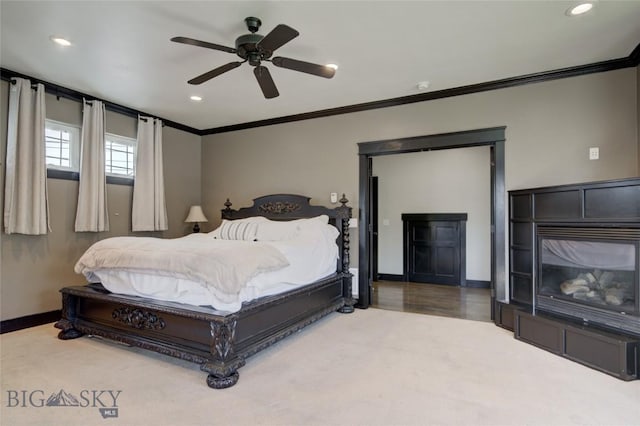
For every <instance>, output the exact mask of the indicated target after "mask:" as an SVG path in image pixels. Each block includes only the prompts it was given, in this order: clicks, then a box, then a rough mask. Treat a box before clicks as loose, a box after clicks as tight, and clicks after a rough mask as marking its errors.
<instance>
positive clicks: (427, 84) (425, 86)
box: [418, 81, 430, 90]
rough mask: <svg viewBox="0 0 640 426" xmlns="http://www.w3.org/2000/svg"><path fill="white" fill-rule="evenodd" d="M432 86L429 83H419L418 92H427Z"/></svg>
mask: <svg viewBox="0 0 640 426" xmlns="http://www.w3.org/2000/svg"><path fill="white" fill-rule="evenodd" d="M429 86H430V83H429V82H428V81H420V82H418V90H427V89H428V88H429Z"/></svg>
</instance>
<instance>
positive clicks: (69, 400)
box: [6, 389, 122, 419]
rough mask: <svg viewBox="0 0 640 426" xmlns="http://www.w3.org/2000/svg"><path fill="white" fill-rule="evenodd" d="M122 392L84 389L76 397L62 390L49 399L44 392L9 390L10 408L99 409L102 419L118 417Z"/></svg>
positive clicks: (8, 404)
mask: <svg viewBox="0 0 640 426" xmlns="http://www.w3.org/2000/svg"><path fill="white" fill-rule="evenodd" d="M121 393H122V391H121V390H88V389H83V390H81V391H80V393H78V394H76V395H77V396H76V395H74V394H72V393H70V392H66V391H65V390H64V389H60V391H58V392H53V393H52V394H51V395H50V396H49V397H48V398H46V393H45V391H43V390H40V389H36V390H8V391H7V404H6V407H8V408H27V407H31V408H47V407H80V408H87V407H89V408H97V409H98V411H99V412H100V415H101V416H102V418H105V419H106V418H108V417H118V397H120V394H121Z"/></svg>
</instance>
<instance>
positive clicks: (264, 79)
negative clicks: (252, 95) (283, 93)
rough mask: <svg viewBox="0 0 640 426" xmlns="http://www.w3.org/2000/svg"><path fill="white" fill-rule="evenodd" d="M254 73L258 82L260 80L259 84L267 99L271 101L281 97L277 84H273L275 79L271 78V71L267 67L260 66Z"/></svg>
mask: <svg viewBox="0 0 640 426" xmlns="http://www.w3.org/2000/svg"><path fill="white" fill-rule="evenodd" d="M253 73H254V74H255V76H256V80H258V84H259V85H260V88H261V89H262V94H264V97H265V98H267V99H271V98H276V97H278V96H279V95H280V93H278V89H277V88H276V85H275V83H274V82H273V79H272V78H271V73H269V69H267V67H263V66H262V65H258V66H257V67H255V68H254V69H253Z"/></svg>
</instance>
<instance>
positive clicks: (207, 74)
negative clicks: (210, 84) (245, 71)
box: [187, 62, 244, 84]
mask: <svg viewBox="0 0 640 426" xmlns="http://www.w3.org/2000/svg"><path fill="white" fill-rule="evenodd" d="M243 63H244V62H229V63H228V64H226V65H223V66H221V67H218V68H216V69H213V70H211V71H209V72H205V73H204V74H202V75H199V76H197V77H194V78H192V79H191V80H189V81H188V82H187V83H189V84H202V83H204V82H205V81H208V80H211V79H212V78H213V77H217V76H219V75H220V74H223V73H225V72H227V71H231V70H232V69H234V68H238V67H239V66H240V65H242V64H243Z"/></svg>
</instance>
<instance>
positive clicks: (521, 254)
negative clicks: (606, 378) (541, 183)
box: [496, 177, 640, 380]
mask: <svg viewBox="0 0 640 426" xmlns="http://www.w3.org/2000/svg"><path fill="white" fill-rule="evenodd" d="M496 323H497V324H498V325H500V326H502V327H504V328H509V329H511V330H513V332H514V336H515V338H516V339H518V340H522V341H523V342H527V343H530V344H532V345H535V346H537V347H540V348H543V349H545V350H548V351H550V352H552V353H555V354H557V355H559V356H562V357H565V358H567V359H570V360H572V361H576V362H579V363H581V364H583V365H586V366H589V367H591V368H594V369H596V370H599V371H603V372H605V373H607V374H611V375H613V376H615V377H617V378H619V379H622V380H637V379H640V177H638V178H630V179H617V180H611V181H602V182H587V183H578V184H570V185H559V186H549V187H544V188H531V189H520V190H514V191H509V301H508V304H507V303H503V302H497V303H496Z"/></svg>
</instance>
